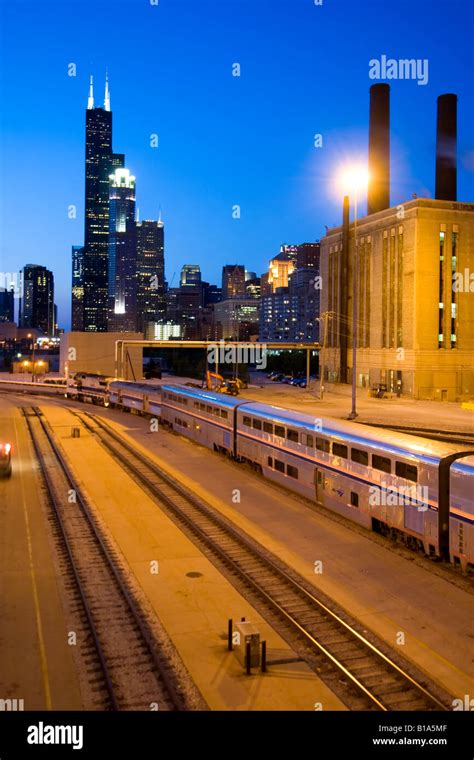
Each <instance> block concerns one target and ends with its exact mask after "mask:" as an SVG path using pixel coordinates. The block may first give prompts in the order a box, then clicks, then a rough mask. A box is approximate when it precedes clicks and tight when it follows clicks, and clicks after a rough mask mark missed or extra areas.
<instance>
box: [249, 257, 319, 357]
mask: <svg viewBox="0 0 474 760" xmlns="http://www.w3.org/2000/svg"><path fill="white" fill-rule="evenodd" d="M319 249H320V244H319V243H303V244H302V245H291V246H290V245H285V246H282V247H281V250H280V253H279V254H278V255H277V256H275V257H274V258H273V259H271V261H270V263H269V268H268V272H266V273H265V274H264V275H262V278H261V301H262V307H261V313H260V340H261V341H272V342H276V341H284V342H285V341H286V342H288V341H289V342H305V343H306V342H308V343H314V342H318V340H319V322H318V317H319V293H320V288H319Z"/></svg>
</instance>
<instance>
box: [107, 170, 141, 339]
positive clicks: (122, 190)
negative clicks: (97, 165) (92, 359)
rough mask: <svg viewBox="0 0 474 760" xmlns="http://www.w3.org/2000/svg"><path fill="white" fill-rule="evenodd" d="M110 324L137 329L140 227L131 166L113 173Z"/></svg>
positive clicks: (120, 328) (113, 327)
mask: <svg viewBox="0 0 474 760" xmlns="http://www.w3.org/2000/svg"><path fill="white" fill-rule="evenodd" d="M109 183H110V194H109V210H110V211H109V213H110V216H109V256H108V293H109V319H108V327H109V330H110V331H113V332H135V331H136V329H137V228H136V226H135V177H134V176H132V175H131V174H130V172H129V170H128V169H116V170H115V172H114V174H111V175H110V178H109Z"/></svg>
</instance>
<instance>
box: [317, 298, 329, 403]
mask: <svg viewBox="0 0 474 760" xmlns="http://www.w3.org/2000/svg"><path fill="white" fill-rule="evenodd" d="M328 316H329V313H328V312H327V311H325V312H324V314H323V315H322V324H323V330H324V335H323V348H322V351H321V354H320V356H321V363H320V367H319V398H320V400H321V401H322V400H323V395H324V371H325V366H324V363H325V359H326V335H327V332H328V321H327V320H328Z"/></svg>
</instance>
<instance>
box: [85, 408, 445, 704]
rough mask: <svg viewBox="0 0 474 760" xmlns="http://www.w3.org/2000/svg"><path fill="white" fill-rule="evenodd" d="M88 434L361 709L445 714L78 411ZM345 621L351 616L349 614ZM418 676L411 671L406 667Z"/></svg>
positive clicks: (399, 670) (212, 516)
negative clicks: (327, 667)
mask: <svg viewBox="0 0 474 760" xmlns="http://www.w3.org/2000/svg"><path fill="white" fill-rule="evenodd" d="M74 414H75V416H76V417H77V418H78V419H79V420H80V421H81V422H82V424H83V425H84V426H85V427H86V429H87V430H88V431H89V432H90V433H91V434H93V435H95V436H96V437H97V438H98V440H99V441H100V442H101V443H102V445H103V446H104V447H105V448H106V449H107V450H108V451H109V452H110V453H111V454H112V456H113V457H114V458H115V459H116V460H117V461H118V462H119V463H120V465H121V466H122V467H123V468H124V469H125V471H126V472H128V473H129V474H131V475H132V477H134V478H135V480H136V481H138V482H139V483H140V484H141V485H142V487H144V488H145V489H146V490H147V491H148V492H149V493H150V494H151V495H152V497H153V498H154V499H155V500H156V501H158V503H159V504H160V506H162V507H164V508H165V510H166V511H167V512H168V513H169V514H170V515H171V516H172V517H173V519H174V520H175V522H177V523H178V524H179V525H181V526H183V527H184V528H185V529H186V530H187V532H188V533H191V534H192V535H193V536H194V537H195V538H197V539H198V542H199V543H200V544H201V545H204V547H205V549H206V552H207V555H208V556H210V555H212V556H213V557H214V558H217V559H218V561H220V562H221V563H224V565H225V566H226V568H227V570H230V571H231V574H234V575H235V576H237V578H238V579H239V581H240V582H243V583H244V584H245V586H246V587H247V588H250V589H251V590H252V591H253V592H254V593H256V595H257V597H258V598H259V600H260V602H261V603H262V602H263V606H264V607H265V606H266V607H267V608H270V609H271V610H272V612H273V613H276V615H277V617H278V618H279V619H280V621H283V623H284V624H285V626H286V627H288V628H289V629H290V630H291V631H292V633H293V634H295V633H296V634H297V635H298V637H300V639H302V640H303V641H304V643H305V645H307V646H309V647H310V648H311V651H312V652H316V654H317V656H318V657H319V658H321V657H322V658H323V661H324V662H329V663H330V664H331V666H332V667H333V668H336V670H337V672H338V674H339V676H340V675H341V674H342V680H343V683H344V686H345V687H346V688H348V689H349V691H351V693H352V698H353V700H354V697H355V701H357V704H358V709H375V710H383V711H392V710H421V711H423V710H446V709H448V701H447V700H446V703H445V702H444V701H442V699H441V698H440V697H438V696H437V695H435V694H434V693H432V692H431V691H430V688H429V687H427V686H426V685H425V684H424V683H423V676H421V677H420V678H415V677H413V676H412V675H411V674H410V672H407V669H405V668H404V667H401V666H400V665H399V664H397V663H396V662H395V661H394V660H393V659H391V657H389V656H387V655H386V654H385V653H384V652H383V651H381V649H380V648H378V647H377V646H375V645H374V644H373V643H371V641H369V640H368V639H367V638H366V637H365V636H363V635H362V634H361V633H360V632H358V631H357V630H356V628H355V627H354V625H353V624H351V622H350V621H349V622H348V621H347V620H346V619H343V617H341V615H340V614H338V613H337V612H336V611H334V610H332V609H330V608H329V607H328V605H327V603H325V602H324V601H322V600H321V599H318V598H317V594H318V592H317V591H316V590H315V589H313V588H312V587H311V589H309V588H308V587H307V586H308V584H306V581H304V579H302V578H299V577H298V576H296V574H295V573H293V571H292V570H290V569H289V568H287V567H285V566H284V565H283V563H281V561H280V560H278V559H277V558H276V557H275V556H274V555H271V554H270V553H269V552H268V551H267V550H266V549H265V548H264V547H263V546H261V545H260V544H258V543H257V542H256V541H255V540H254V539H252V538H251V537H250V536H248V535H247V534H246V533H244V532H243V531H241V530H240V529H239V528H238V527H237V526H235V525H234V524H233V523H231V521H229V520H227V519H226V518H225V517H224V516H223V515H222V514H221V513H219V512H218V511H217V510H215V509H213V508H212V507H211V506H210V505H209V504H207V503H205V502H204V501H202V500H201V499H199V498H198V497H197V496H195V495H194V494H192V493H190V492H189V491H188V490H186V488H185V487H184V486H183V485H181V484H180V483H178V482H175V481H174V480H173V479H172V478H171V477H170V476H169V475H168V473H166V472H165V471H164V470H163V469H162V468H160V467H159V466H158V465H157V464H156V463H155V462H153V461H152V460H151V459H149V458H148V457H147V456H146V455H144V454H142V453H141V452H140V451H138V450H137V449H136V448H135V447H134V446H133V445H131V444H129V443H128V442H126V441H125V440H123V439H122V438H121V436H120V435H119V434H118V433H117V432H116V431H115V430H113V429H112V428H111V427H110V426H109V425H108V424H107V423H105V422H104V421H103V420H102V419H101V418H100V417H98V416H96V415H93V414H91V413H89V412H74ZM345 617H346V616H345ZM408 670H410V671H411V672H412V669H411V667H409V668H408Z"/></svg>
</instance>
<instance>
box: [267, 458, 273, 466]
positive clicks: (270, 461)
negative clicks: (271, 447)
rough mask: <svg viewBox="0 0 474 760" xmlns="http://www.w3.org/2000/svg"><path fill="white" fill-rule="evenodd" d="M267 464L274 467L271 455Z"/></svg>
mask: <svg viewBox="0 0 474 760" xmlns="http://www.w3.org/2000/svg"><path fill="white" fill-rule="evenodd" d="M267 464H268V466H269V467H273V459H272V458H271V457H268V459H267Z"/></svg>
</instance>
